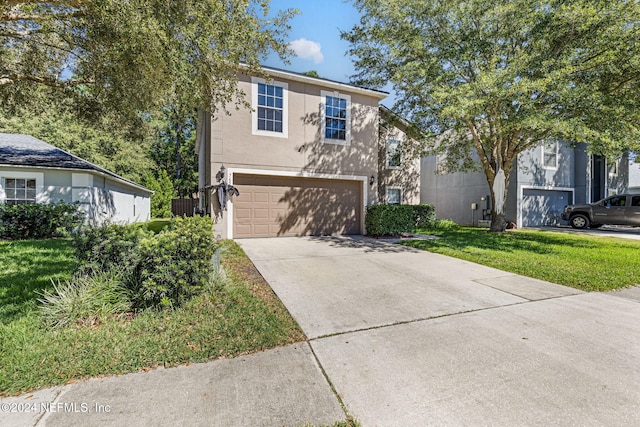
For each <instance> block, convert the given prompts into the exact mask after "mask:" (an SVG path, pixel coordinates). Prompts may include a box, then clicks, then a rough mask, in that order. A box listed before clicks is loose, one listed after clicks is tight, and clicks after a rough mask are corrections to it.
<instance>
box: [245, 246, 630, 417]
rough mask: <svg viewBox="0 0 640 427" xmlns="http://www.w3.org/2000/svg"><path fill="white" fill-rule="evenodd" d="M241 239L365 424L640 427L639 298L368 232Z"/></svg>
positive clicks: (347, 403)
mask: <svg viewBox="0 0 640 427" xmlns="http://www.w3.org/2000/svg"><path fill="white" fill-rule="evenodd" d="M239 243H240V245H241V246H242V247H243V249H244V250H245V251H246V253H247V254H248V255H249V257H250V258H251V259H252V260H253V262H254V263H255V265H256V267H257V268H258V270H259V271H260V272H261V273H262V275H263V276H264V277H265V279H266V280H267V281H268V282H269V283H270V284H271V286H272V288H273V289H274V291H275V292H276V293H277V294H278V296H279V297H280V298H281V300H282V301H283V303H284V304H285V305H286V306H287V308H288V309H289V311H290V312H291V314H292V315H293V316H294V317H295V318H296V320H297V321H298V323H299V324H300V326H301V327H302V329H303V330H304V331H305V333H306V334H307V337H308V338H309V344H310V345H311V348H312V350H313V353H314V355H315V357H316V358H317V361H318V363H319V365H320V366H321V368H322V369H323V371H324V372H325V374H326V376H327V378H328V380H329V381H330V383H331V384H332V386H333V387H334V388H335V391H336V393H337V395H338V397H339V398H340V399H341V401H342V403H343V404H344V405H345V407H346V408H347V410H348V411H349V413H350V414H351V415H353V416H354V417H356V418H357V419H359V420H360V421H361V422H362V424H363V426H413V425H415V426H423V425H505V426H514V425H550V424H554V425H563V426H564V425H609V426H610V425H620V426H629V425H640V411H638V404H639V402H640V387H638V386H639V385H640V303H639V302H638V300H637V298H636V299H634V295H635V296H637V293H622V292H619V293H610V294H600V293H590V294H587V293H582V292H580V291H577V290H575V289H571V288H566V287H563V286H559V285H555V284H551V283H546V282H542V281H538V280H533V279H528V278H524V277H521V276H517V275H514V274H510V273H505V272H503V271H500V270H495V269H491V268H487V267H483V266H479V265H476V264H472V263H469V262H465V261H460V260H457V259H453V258H448V257H444V256H441V255H436V254H431V253H428V252H423V251H417V250H413V249H409V248H404V247H401V246H398V245H393V244H389V243H384V242H381V241H375V240H370V239H366V238H362V237H356V238H349V237H322V238H314V237H308V238H279V239H247V240H240V241H239Z"/></svg>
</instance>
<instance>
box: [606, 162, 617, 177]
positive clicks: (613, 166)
mask: <svg viewBox="0 0 640 427" xmlns="http://www.w3.org/2000/svg"><path fill="white" fill-rule="evenodd" d="M607 169H609V175H618V161H617V160H611V161H607Z"/></svg>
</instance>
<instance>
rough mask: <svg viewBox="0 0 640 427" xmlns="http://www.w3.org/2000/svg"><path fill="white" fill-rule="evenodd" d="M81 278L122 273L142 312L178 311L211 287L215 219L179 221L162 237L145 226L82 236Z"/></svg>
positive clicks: (100, 230)
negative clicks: (190, 299)
mask: <svg viewBox="0 0 640 427" xmlns="http://www.w3.org/2000/svg"><path fill="white" fill-rule="evenodd" d="M74 245H75V248H76V253H77V256H78V258H79V259H80V261H81V263H82V267H81V268H80V270H79V274H84V275H91V274H99V273H101V272H114V273H117V274H119V275H120V276H121V277H122V278H123V279H122V280H123V283H124V285H125V286H126V288H127V289H129V290H130V291H131V293H132V298H133V303H134V306H135V308H137V309H145V308H162V307H178V306H180V305H182V304H183V303H184V302H185V301H186V300H187V299H189V298H190V297H191V296H193V295H195V294H197V293H198V292H200V291H201V290H202V288H203V287H204V286H206V285H207V283H208V280H209V278H210V277H211V274H212V273H213V265H212V263H211V258H212V257H213V252H214V250H215V248H216V247H217V246H216V242H215V241H214V239H213V233H212V223H211V218H209V217H200V216H196V217H190V218H174V219H173V220H172V221H171V223H170V224H169V226H167V227H166V228H164V229H162V230H161V231H160V232H158V233H157V234H154V233H153V232H151V231H149V230H148V229H147V228H146V226H145V224H131V225H113V224H112V225H106V226H103V227H100V228H97V229H86V230H84V231H83V233H81V234H79V235H78V236H76V239H75V242H74Z"/></svg>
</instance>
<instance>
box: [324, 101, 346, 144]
mask: <svg viewBox="0 0 640 427" xmlns="http://www.w3.org/2000/svg"><path fill="white" fill-rule="evenodd" d="M321 95H322V102H323V111H324V122H323V128H324V129H323V137H324V141H325V142H330V143H334V144H345V145H348V144H349V143H350V133H351V129H350V120H351V113H350V112H349V109H350V103H351V97H350V96H349V95H341V94H338V93H335V92H326V91H322V92H321Z"/></svg>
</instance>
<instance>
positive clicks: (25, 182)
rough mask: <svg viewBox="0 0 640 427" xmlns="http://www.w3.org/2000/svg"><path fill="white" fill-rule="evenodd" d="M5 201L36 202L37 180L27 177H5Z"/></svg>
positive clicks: (8, 202) (13, 203)
mask: <svg viewBox="0 0 640 427" xmlns="http://www.w3.org/2000/svg"><path fill="white" fill-rule="evenodd" d="M4 192H5V195H6V201H5V203H6V204H8V205H19V204H23V203H35V202H36V180H35V179H27V178H5V179H4Z"/></svg>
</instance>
